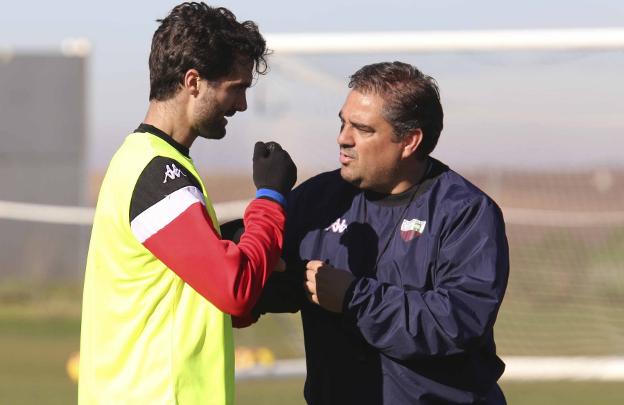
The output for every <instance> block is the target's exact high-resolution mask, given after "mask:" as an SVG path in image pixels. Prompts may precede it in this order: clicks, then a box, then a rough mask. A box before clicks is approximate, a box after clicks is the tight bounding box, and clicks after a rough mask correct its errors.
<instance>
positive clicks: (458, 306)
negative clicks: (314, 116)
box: [254, 62, 509, 405]
mask: <svg viewBox="0 0 624 405" xmlns="http://www.w3.org/2000/svg"><path fill="white" fill-rule="evenodd" d="M349 87H350V88H351V91H350V92H349V94H348V96H347V99H346V101H345V103H344V105H343V107H342V109H341V111H340V114H339V117H340V122H341V128H340V134H339V135H338V144H339V146H340V155H339V160H340V170H336V171H333V172H328V173H323V174H320V175H318V176H316V177H314V178H312V179H310V180H308V181H307V182H305V183H304V184H302V185H301V186H299V187H297V189H296V190H295V191H293V193H291V196H290V199H289V210H288V221H287V225H286V239H285V240H286V242H285V248H284V254H285V258H286V261H287V271H286V273H280V274H274V275H273V276H272V277H271V280H270V281H269V283H268V285H267V289H266V290H265V291H264V292H263V294H262V298H261V300H260V302H259V304H258V305H257V306H256V308H255V309H254V313H255V314H256V316H257V314H258V313H265V312H285V311H293V312H294V311H297V310H301V317H302V320H303V328H304V337H305V349H306V362H307V379H306V384H305V398H306V400H307V402H308V403H309V404H315V405H316V404H382V403H383V404H504V403H505V398H504V396H503V394H502V392H501V390H500V389H499V387H498V385H497V380H498V378H499V377H500V376H501V374H502V372H503V369H504V364H503V363H502V361H501V360H500V359H499V358H498V357H497V355H496V348H495V344H494V337H493V326H494V321H495V320H496V315H497V312H498V309H499V307H500V304H501V302H502V299H503V295H504V293H505V289H506V285H507V279H508V272H509V257H508V246H507V240H506V236H505V227H504V222H503V217H502V214H501V211H500V209H499V208H498V207H497V205H496V204H495V203H494V201H492V200H491V199H490V198H489V197H488V196H487V195H485V194H484V193H483V192H482V191H480V190H479V189H478V188H476V187H475V186H474V185H472V184H471V183H469V182H468V181H467V180H466V179H464V178H463V177H461V176H460V175H459V174H457V173H456V172H454V171H453V170H451V169H449V168H448V166H446V165H444V164H443V163H441V162H439V161H438V160H436V159H433V158H431V157H430V156H429V154H430V153H431V152H432V151H433V149H434V147H435V146H436V143H437V141H438V137H439V135H440V132H441V130H442V121H443V112H442V106H441V104H440V99H439V92H438V88H437V86H436V84H435V81H434V80H433V79H432V78H430V77H428V76H425V75H423V74H422V73H421V72H420V71H418V70H417V69H416V68H414V67H413V66H410V65H407V64H405V63H400V62H394V63H378V64H373V65H368V66H364V67H363V68H361V69H360V70H359V71H358V72H356V73H355V74H354V75H353V76H352V77H351V82H350V85H349ZM302 286H304V287H303V288H302ZM306 296H307V300H306V299H305V298H306Z"/></svg>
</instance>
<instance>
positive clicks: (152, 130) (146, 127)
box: [134, 123, 190, 158]
mask: <svg viewBox="0 0 624 405" xmlns="http://www.w3.org/2000/svg"><path fill="white" fill-rule="evenodd" d="M134 132H147V133H148V134H151V135H154V136H157V137H159V138H160V139H162V140H163V141H165V142H167V143H168V144H169V145H171V146H173V147H174V148H176V150H177V151H178V152H180V153H181V154H183V155H184V156H186V157H187V158H190V156H189V148H187V147H186V146H184V145H182V144H181V143H178V142H176V141H175V140H174V139H173V138H172V137H171V136H170V135H169V134H167V133H166V132H165V131H163V130H161V129H158V128H156V127H155V126H153V125H150V124H145V123H141V125H139V127H138V128H137V129H135V130H134Z"/></svg>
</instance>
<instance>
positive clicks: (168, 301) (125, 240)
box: [79, 3, 296, 404]
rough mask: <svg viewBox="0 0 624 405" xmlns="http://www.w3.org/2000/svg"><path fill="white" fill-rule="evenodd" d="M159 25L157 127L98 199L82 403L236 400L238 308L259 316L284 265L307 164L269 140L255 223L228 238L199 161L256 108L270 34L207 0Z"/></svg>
mask: <svg viewBox="0 0 624 405" xmlns="http://www.w3.org/2000/svg"><path fill="white" fill-rule="evenodd" d="M159 22H160V26H159V27H158V29H157V30H156V32H155V34H154V37H153V40H152V49H151V53H150V58H149V66H150V84H151V90H150V105H149V109H148V111H147V115H146V116H145V120H144V122H143V123H142V124H141V125H139V127H138V128H137V129H136V131H134V133H132V134H131V135H129V136H128V137H127V138H126V140H125V142H124V143H123V145H122V146H121V147H120V149H119V150H118V151H117V152H116V154H115V156H114V157H113V159H112V161H111V163H110V166H109V168H108V171H107V173H106V177H105V178H104V181H103V184H102V189H101V191H100V195H99V198H98V204H97V209H96V213H95V219H94V224H93V231H92V236H91V244H90V247H89V256H88V259H87V269H86V275H85V286H84V297H83V300H84V301H83V314H82V332H81V333H82V335H81V364H80V380H79V403H81V404H97V403H102V404H122V403H124V404H126V403H127V404H137V403H144V404H200V403H201V404H231V403H233V392H234V389H233V384H234V364H233V342H232V320H231V317H230V315H233V316H236V315H242V314H244V313H247V312H248V311H249V310H250V308H251V307H252V306H253V305H254V304H255V302H256V301H257V299H258V296H259V294H260V291H261V290H262V288H263V286H264V284H265V282H266V280H267V278H268V277H269V275H270V274H271V271H272V269H274V268H275V267H276V266H277V265H278V261H279V260H280V259H279V257H280V254H281V249H282V240H283V227H284V222H285V213H284V207H283V206H284V202H285V196H286V195H287V194H288V192H289V191H290V189H291V188H292V186H293V185H294V183H295V181H296V167H295V165H294V163H293V162H292V160H291V159H290V156H289V155H288V153H287V152H286V151H284V150H282V148H281V147H280V146H279V145H278V144H275V143H272V142H270V143H267V144H264V143H261V142H258V143H257V144H256V147H255V150H254V156H253V179H254V183H255V184H256V186H257V188H258V192H257V197H258V198H257V199H255V200H254V201H252V202H251V203H250V204H249V206H248V207H247V210H246V212H245V217H244V221H245V225H246V232H245V233H244V234H243V235H242V236H241V237H240V241H239V242H238V243H237V244H235V243H233V242H229V241H226V240H222V239H221V236H220V232H219V225H218V223H217V220H216V217H215V213H214V210H213V208H212V206H211V203H210V199H209V197H208V195H207V193H206V189H205V187H204V185H203V184H202V181H201V179H200V177H199V175H198V173H197V170H196V168H195V166H194V164H193V161H192V160H191V158H190V157H189V148H190V147H191V145H192V143H193V142H194V141H195V139H196V138H197V137H202V138H210V139H220V138H223V137H224V136H225V127H226V125H227V118H226V117H231V116H233V115H234V114H235V113H236V112H238V111H245V110H246V109H247V103H246V98H245V93H246V90H247V88H248V87H249V86H250V85H251V82H252V78H253V72H254V69H255V72H256V73H258V74H261V73H264V71H265V70H266V60H265V58H266V56H267V50H266V47H265V41H264V39H263V38H262V36H261V34H260V33H259V32H258V29H257V27H256V25H255V24H254V23H253V22H251V21H245V22H242V23H241V22H238V21H236V19H235V17H234V15H233V14H232V13H231V12H230V11H228V10H227V9H224V8H212V7H209V6H207V5H206V4H203V3H184V4H181V5H179V6H177V7H175V8H174V9H173V10H172V11H171V13H170V14H169V15H168V16H167V17H166V18H165V19H163V20H160V21H159Z"/></svg>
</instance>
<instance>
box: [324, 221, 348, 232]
mask: <svg viewBox="0 0 624 405" xmlns="http://www.w3.org/2000/svg"><path fill="white" fill-rule="evenodd" d="M347 226H348V225H347V221H345V220H344V219H341V218H338V219H337V220H335V221H334V223H333V224H331V225H330V226H328V227H327V228H325V230H326V231H332V232H334V233H343V232H344V231H345V229H347Z"/></svg>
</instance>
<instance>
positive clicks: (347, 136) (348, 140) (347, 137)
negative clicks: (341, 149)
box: [337, 126, 353, 146]
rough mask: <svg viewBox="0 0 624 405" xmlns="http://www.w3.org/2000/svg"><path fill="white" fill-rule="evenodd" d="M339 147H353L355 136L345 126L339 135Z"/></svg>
mask: <svg viewBox="0 0 624 405" xmlns="http://www.w3.org/2000/svg"><path fill="white" fill-rule="evenodd" d="M337 141H338V145H347V146H348V145H353V136H352V135H351V131H350V130H349V128H347V126H344V127H343V128H342V129H341V130H340V132H339V133H338V139H337Z"/></svg>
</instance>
